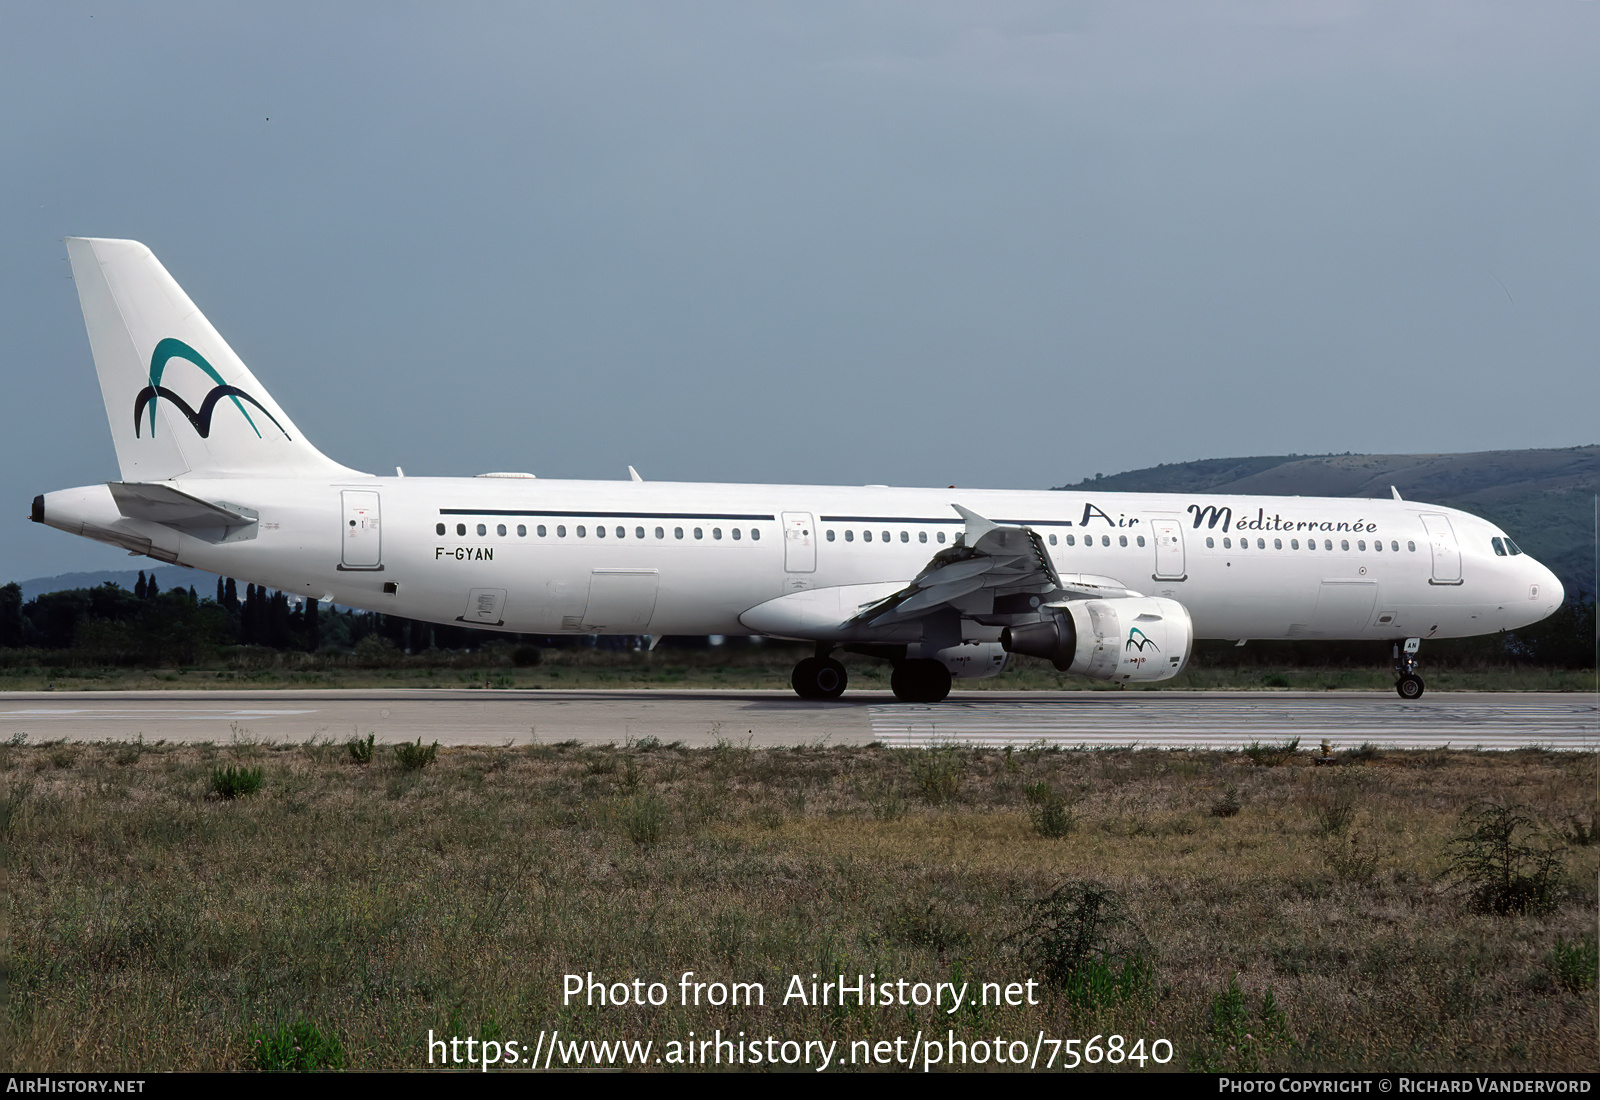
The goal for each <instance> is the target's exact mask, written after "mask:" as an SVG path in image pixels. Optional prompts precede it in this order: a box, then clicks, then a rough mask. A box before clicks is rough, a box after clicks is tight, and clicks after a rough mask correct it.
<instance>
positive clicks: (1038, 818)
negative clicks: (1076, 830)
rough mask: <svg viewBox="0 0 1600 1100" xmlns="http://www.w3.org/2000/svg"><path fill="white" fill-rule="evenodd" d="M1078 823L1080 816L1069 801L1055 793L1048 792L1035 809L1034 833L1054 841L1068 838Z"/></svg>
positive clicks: (1035, 805)
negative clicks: (1064, 837)
mask: <svg viewBox="0 0 1600 1100" xmlns="http://www.w3.org/2000/svg"><path fill="white" fill-rule="evenodd" d="M1077 823H1078V815H1077V813H1076V812H1074V811H1073V809H1072V807H1071V806H1070V805H1069V804H1068V803H1067V800H1066V799H1064V798H1062V797H1061V796H1060V795H1059V794H1057V793H1056V792H1055V791H1047V792H1046V794H1045V796H1044V797H1043V798H1041V799H1039V800H1038V801H1037V802H1036V803H1035V804H1034V807H1033V831H1034V832H1036V833H1038V834H1039V835H1040V836H1043V837H1050V838H1052V839H1054V838H1057V837H1063V836H1066V835H1067V834H1068V833H1070V832H1072V829H1073V827H1074V826H1075V825H1077Z"/></svg>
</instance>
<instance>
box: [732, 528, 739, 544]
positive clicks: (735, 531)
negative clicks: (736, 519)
mask: <svg viewBox="0 0 1600 1100" xmlns="http://www.w3.org/2000/svg"><path fill="white" fill-rule="evenodd" d="M733 541H734V542H738V541H739V529H738V528H737V527H735V528H734V529H733Z"/></svg>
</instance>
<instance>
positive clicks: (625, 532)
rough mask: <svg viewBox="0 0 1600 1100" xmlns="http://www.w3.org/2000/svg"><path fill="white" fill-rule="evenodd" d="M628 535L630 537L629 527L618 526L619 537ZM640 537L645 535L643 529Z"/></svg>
mask: <svg viewBox="0 0 1600 1100" xmlns="http://www.w3.org/2000/svg"><path fill="white" fill-rule="evenodd" d="M627 537H628V529H627V528H626V527H618V528H617V538H619V539H621V538H627ZM639 537H640V538H643V537H644V532H643V531H641V532H639Z"/></svg>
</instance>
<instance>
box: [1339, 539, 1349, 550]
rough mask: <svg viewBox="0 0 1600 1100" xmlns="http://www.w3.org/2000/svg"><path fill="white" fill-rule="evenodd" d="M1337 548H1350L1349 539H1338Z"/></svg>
mask: <svg viewBox="0 0 1600 1100" xmlns="http://www.w3.org/2000/svg"><path fill="white" fill-rule="evenodd" d="M1339 549H1340V550H1348V549H1350V540H1349V539H1340V540H1339Z"/></svg>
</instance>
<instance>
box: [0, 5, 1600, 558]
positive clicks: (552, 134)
mask: <svg viewBox="0 0 1600 1100" xmlns="http://www.w3.org/2000/svg"><path fill="white" fill-rule="evenodd" d="M1597 58H1600V4H1596V3H1592V2H1572V3H1560V2H1553V3H1544V4H1493V5H1483V4H1470V3H1439V4H1403V3H1392V2H1378V3H1331V2H1330V3H1302V4H1271V3H1211V4H1204V3H1199V4H1197V3H1181V4H1171V5H1165V4H1150V5H1127V4H1071V5H1068V4H1005V3H994V2H988V3H981V4H937V3H928V2H917V3H905V4H897V3H877V4H870V5H843V4H819V3H815V2H805V3H795V4H751V3H730V4H659V3H643V4H602V3H592V2H585V3H575V4H537V5H533V4H507V5H474V6H470V7H468V6H465V5H450V6H445V5H437V6H435V5H414V6H409V7H401V6H399V5H387V4H385V5H379V4H368V5H344V6H334V5H326V4H313V5H305V6H299V7H296V6H293V5H287V4H282V3H274V4H270V5H265V4H263V5H253V6H251V5H227V6H224V5H214V4H197V5H192V6H184V5H176V4H142V5H122V4H106V5H94V4H90V5H84V4H71V3H49V4H37V5H31V4H23V3H17V2H12V3H7V4H5V5H3V6H0V102H3V103H4V104H5V107H4V109H3V110H0V151H3V152H0V169H3V170H0V199H3V201H4V209H5V212H6V216H5V217H4V218H3V219H0V326H3V332H4V336H5V347H6V357H5V364H4V367H3V369H4V372H5V375H4V376H5V380H6V393H7V400H6V401H5V403H4V406H5V409H6V416H5V431H4V433H3V435H0V486H3V489H4V493H3V496H0V519H3V522H0V580H7V579H20V578H22V577H28V576H34V575H39V574H48V573H55V572H61V571H65V570H68V569H94V568H107V567H109V568H122V567H125V565H126V563H127V562H128V559H127V557H126V556H125V555H123V554H121V552H119V551H114V550H111V549H109V548H104V547H98V546H95V545H93V544H91V543H88V542H86V541H83V540H77V539H72V538H70V537H68V536H66V535H64V534H62V533H60V532H57V531H51V530H48V529H44V528H40V527H37V526H35V525H33V524H29V523H27V522H26V521H25V518H24V517H25V516H26V513H27V504H28V501H29V500H30V499H31V498H32V496H33V495H34V494H35V493H37V492H43V491H47V490H51V489H57V488H65V487H68V486H72V485H79V484H88V483H92V482H97V481H105V480H109V479H112V478H114V477H115V476H116V463H115V459H114V456H113V453H112V448H111V443H110V438H109V435H108V432H107V428H106V424H105V414H104V409H103V406H102V405H101V402H100V396H99V392H98V388H97V386H96V383H95V380H94V373H93V369H92V365H91V362H90V359H89V352H88V341H87V339H86V338H85V336H84V331H83V323H82V318H81V315H80V314H79V312H78V305H77V296H76V293H75V291H74V287H73V284H72V283H71V281H70V280H69V279H68V277H67V276H68V267H67V263H66V260H65V256H66V252H65V249H64V247H63V246H62V245H61V243H60V238H61V237H63V236H67V235H92V236H114V237H132V238H135V239H138V240H142V241H144V242H145V243H146V244H148V245H149V246H150V247H151V248H152V249H153V250H154V251H155V253H156V255H157V256H158V257H159V258H160V259H161V260H162V261H163V263H165V264H166V266H167V267H168V269H169V270H170V271H171V272H172V273H173V275H174V276H175V277H176V278H177V279H178V281H179V282H180V283H182V284H183V286H184V288H185V289H186V290H187V291H188V292H189V294H190V296H191V297H193V298H194V300H195V302H196V303H197V304H198V305H199V306H200V308H201V309H202V310H204V311H205V313H206V314H207V316H208V317H210V319H211V320H212V322H213V323H215V324H216V326H217V327H218V329H220V330H221V332H222V334H223V336H224V337H226V338H227V339H228V340H229V342H230V343H231V344H232V345H233V346H234V348H235V350H237V351H238V352H239V354H240V355H241V356H242V357H243V358H244V360H245V362H247V363H249V364H250V366H251V367H252V369H253V370H254V371H255V373H256V375H257V376H258V378H259V379H260V380H261V381H262V383H263V384H264V385H266V386H267V387H268V388H269V389H270V390H271V391H272V393H273V395H274V396H275V397H276V398H277V399H278V401H279V402H280V403H281V404H282V405H283V406H284V407H285V408H286V409H287V410H288V411H289V412H290V414H291V415H292V416H293V417H294V418H295V420H296V421H297V422H298V424H299V426H300V427H301V429H302V430H303V431H304V432H305V433H306V435H307V436H308V437H309V438H310V439H311V440H312V441H313V442H315V443H316V444H317V445H318V446H319V447H321V449H322V450H324V451H325V452H327V453H328V454H329V455H330V456H332V457H333V458H335V459H337V460H338V461H341V462H345V463H347V464H350V465H353V466H356V467H358V468H361V469H366V470H370V471H373V472H377V473H392V472H393V468H394V467H395V466H396V465H397V464H398V465H402V466H404V467H405V468H406V471H407V473H409V474H413V475H419V474H472V473H477V472H481V471H484V470H506V469H511V470H532V471H534V472H535V473H537V474H539V475H540V476H542V477H603V478H612V477H626V476H627V475H626V470H625V465H626V464H627V463H633V464H634V465H635V466H637V467H638V468H639V470H640V471H641V473H643V474H644V476H645V477H647V478H650V479H653V480H664V479H684V480H708V481H772V482H777V481H796V482H827V483H835V482H838V483H863V482H888V483H893V484H911V485H926V484H949V483H952V482H954V483H957V484H964V485H983V486H1003V487H1015V488H1029V487H1037V488H1045V487H1048V486H1050V485H1056V484H1061V483H1063V482H1065V481H1069V480H1076V479H1078V478H1080V477H1083V476H1085V475H1088V474H1092V473H1094V472H1095V471H1097V470H1103V471H1105V472H1107V473H1110V472H1113V471H1116V470H1122V469H1129V468H1134V467H1139V466H1146V465H1153V464H1155V463H1157V462H1168V461H1179V460H1184V459H1191V458H1204V457H1215V456H1222V455H1243V454H1261V453H1287V452H1300V453H1312V452H1323V451H1346V450H1354V451H1377V452H1388V453H1394V452H1416V451H1467V450H1484V449H1491V448H1501V447H1548V446H1569V445H1576V444H1581V443H1590V442H1594V441H1595V440H1596V439H1597V438H1600V431H1597V428H1596V423H1597V412H1596V411H1597V410H1600V371H1597V367H1600V356H1597V351H1600V309H1597V303H1600V261H1597V257H1600V214H1597V196H1600V65H1597V64H1596V59H1597Z"/></svg>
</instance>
